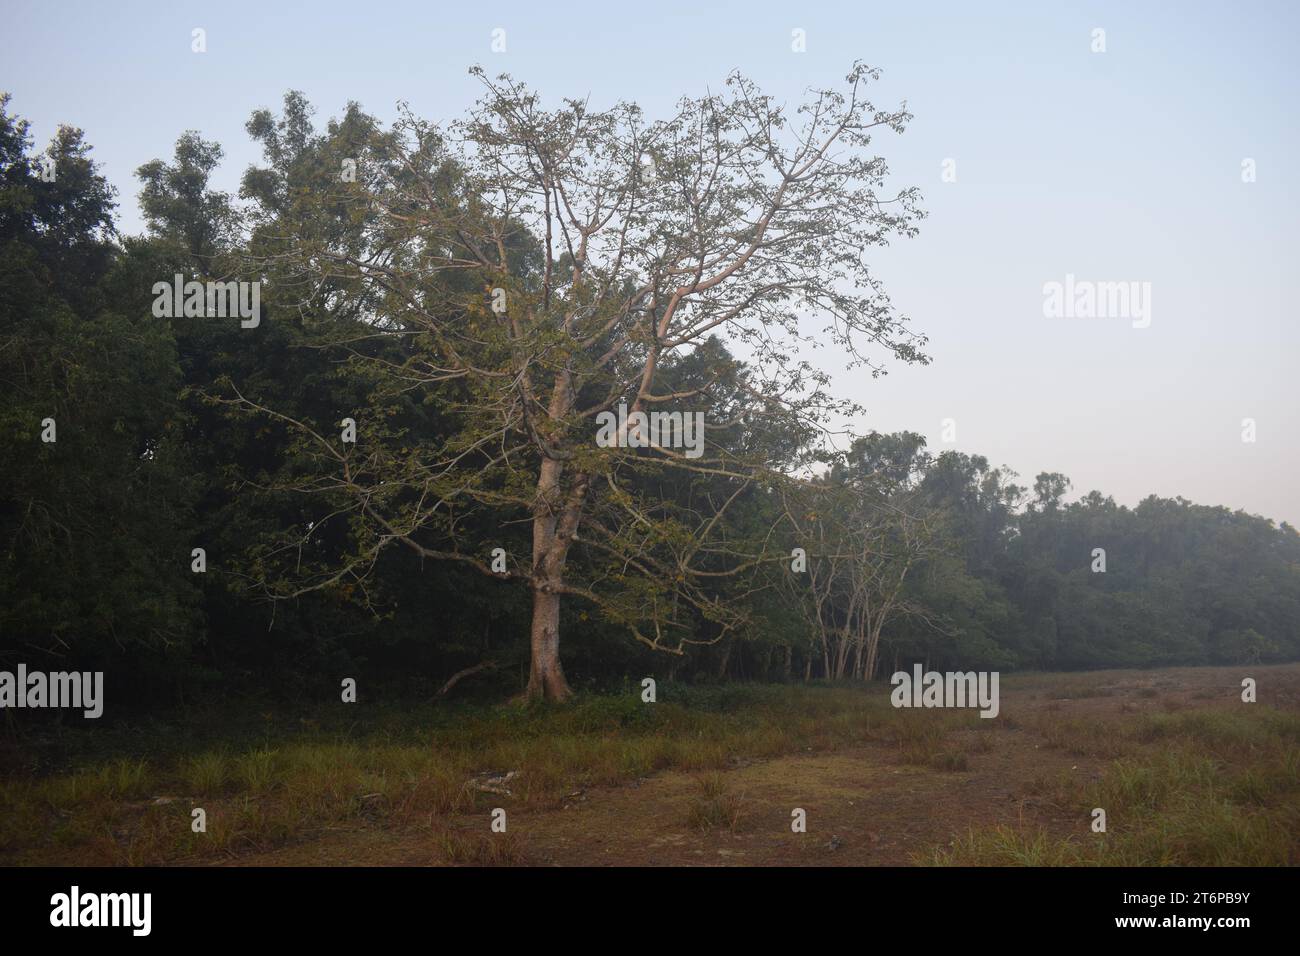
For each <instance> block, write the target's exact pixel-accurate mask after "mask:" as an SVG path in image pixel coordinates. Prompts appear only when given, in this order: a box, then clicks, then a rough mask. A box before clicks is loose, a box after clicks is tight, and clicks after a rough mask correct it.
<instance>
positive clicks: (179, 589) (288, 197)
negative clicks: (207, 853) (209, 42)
mask: <svg viewBox="0 0 1300 956" xmlns="http://www.w3.org/2000/svg"><path fill="white" fill-rule="evenodd" d="M872 79H873V73H872V71H869V70H866V69H865V68H856V69H855V70H854V72H853V73H852V74H850V76H849V77H848V85H847V87H846V88H845V89H844V90H834V91H832V90H828V91H822V92H821V93H819V94H817V95H815V96H813V97H812V98H811V99H810V101H809V103H808V104H806V109H805V111H804V112H803V114H802V115H801V117H800V122H795V120H794V118H793V117H792V116H790V115H788V114H787V113H783V112H782V111H781V109H780V108H779V107H778V106H777V105H776V104H774V103H773V102H771V101H769V100H768V99H767V98H766V97H764V96H763V95H762V93H761V92H760V91H758V90H757V89H756V88H754V87H753V85H752V84H750V83H749V82H748V81H746V80H744V79H743V78H740V77H733V80H732V82H731V84H730V85H729V86H728V88H727V91H726V92H725V93H722V94H716V95H710V96H707V97H701V98H699V99H695V100H691V99H687V100H684V101H683V102H682V105H681V107H680V111H679V112H678V113H677V114H676V115H675V116H672V117H670V118H669V119H667V120H663V121H657V122H655V123H650V122H648V121H646V120H645V119H644V117H642V116H641V114H640V112H639V111H638V110H637V109H636V108H635V107H634V106H632V105H629V104H623V105H619V106H616V107H614V108H611V109H609V110H606V111H595V110H593V109H591V108H590V107H589V106H588V105H587V104H584V103H582V102H566V103H565V104H564V105H563V106H561V107H560V108H558V109H555V110H552V111H545V110H543V109H542V108H541V106H540V105H539V103H538V100H537V98H536V96H535V94H534V93H532V92H531V91H530V90H528V89H526V88H524V87H523V86H521V85H519V84H518V83H516V82H515V81H513V80H510V79H509V78H506V77H502V78H499V79H488V78H487V77H486V76H481V81H482V86H483V96H482V99H481V100H480V102H479V103H478V104H477V105H476V107H475V108H474V109H473V110H471V111H470V112H469V113H467V115H466V116H465V118H463V119H461V120H458V121H457V122H455V123H453V124H449V125H447V126H438V125H434V124H432V123H429V122H427V121H425V120H423V119H420V118H417V117H415V116H413V115H410V114H409V113H403V114H402V115H401V116H400V117H399V119H398V120H397V121H396V122H394V123H393V124H391V125H389V126H385V125H384V124H382V123H380V122H379V121H378V120H377V119H376V118H375V117H373V116H371V115H369V114H367V113H366V112H364V111H363V110H362V109H361V108H360V107H359V106H357V105H356V104H349V105H348V107H347V108H346V110H345V111H344V113H343V114H342V115H341V116H340V117H337V118H333V119H330V120H329V121H328V122H326V123H324V124H323V125H317V124H316V123H315V122H314V121H313V116H314V109H313V107H312V105H311V104H310V103H308V102H307V101H306V99H305V98H304V97H303V96H302V95H301V94H299V93H296V92H290V93H288V94H286V95H285V96H284V99H283V104H282V106H281V108H280V110H279V111H278V112H272V111H269V110H259V111H257V112H255V113H253V115H252V116H251V117H250V118H249V120H248V122H247V124H246V129H247V132H248V135H249V136H250V137H252V139H253V140H254V141H256V142H257V143H258V144H259V145H260V147H261V150H262V153H263V157H264V159H263V162H262V163H261V164H260V165H257V166H254V167H251V168H249V169H248V170H247V171H246V172H244V174H243V178H242V181H241V186H240V188H239V191H238V194H237V195H231V194H228V193H225V192H222V191H220V190H218V189H216V188H215V187H214V186H213V185H212V184H211V182H212V178H213V174H214V171H215V170H217V169H218V168H219V165H220V163H221V161H222V157H223V150H222V148H221V145H220V144H218V143H216V142H213V141H210V140H207V139H204V137H203V135H202V132H201V131H194V130H178V131H177V135H178V139H177V140H176V144H175V151H174V153H173V154H172V155H171V156H165V157H155V158H150V157H148V156H142V157H140V162H141V165H140V166H139V168H138V170H137V172H136V176H137V179H138V183H139V203H140V210H141V213H142V216H143V218H144V221H145V222H146V223H147V231H146V232H145V234H143V235H124V234H123V233H122V232H120V231H119V229H118V228H117V222H118V218H117V217H118V210H119V203H120V202H121V201H122V199H121V197H119V196H118V195H117V194H116V192H115V190H114V189H113V188H112V187H111V186H110V185H109V183H108V182H107V181H106V180H105V178H104V177H103V175H102V173H101V171H100V170H99V168H98V166H97V164H96V162H95V160H94V158H93V153H92V148H91V144H90V143H88V142H86V140H85V138H84V136H83V134H82V133H81V132H80V131H79V130H77V129H74V128H70V127H61V128H60V129H59V131H58V134H57V136H55V137H54V139H53V140H52V141H51V142H50V143H49V144H48V145H47V146H45V147H44V148H43V149H42V148H40V147H38V145H37V144H36V143H34V142H33V137H32V135H31V131H30V129H29V125H28V123H27V122H26V121H25V120H24V119H22V118H21V116H20V115H19V104H14V103H12V102H11V101H10V99H9V98H8V97H5V98H4V99H3V101H0V394H2V397H3V401H2V402H0V441H3V443H4V447H5V453H4V455H3V456H0V541H3V548H4V550H3V554H2V555H0V667H4V668H6V669H9V670H12V669H13V668H14V667H15V666H16V665H17V664H19V663H23V664H25V665H26V666H27V667H28V668H41V669H48V670H64V669H68V668H76V669H78V670H87V671H103V672H105V673H106V674H107V679H106V696H107V700H108V705H107V712H108V713H109V714H114V713H122V712H124V711H130V710H132V709H133V708H146V707H154V706H160V705H170V704H179V703H182V702H185V701H190V700H195V699H203V698H211V697H223V698H224V697H231V696H238V695H244V694H249V695H266V696H270V697H274V698H279V699H289V700H297V699H304V698H317V699H324V698H329V697H334V698H337V694H338V688H339V684H340V681H341V680H343V679H345V678H352V679H355V680H356V681H357V686H358V687H359V688H360V689H361V690H360V693H361V694H362V696H363V697H364V696H366V695H370V696H371V697H372V699H373V698H374V697H384V698H389V699H400V698H402V697H404V696H414V697H421V698H425V699H428V698H431V697H433V696H435V695H438V694H441V695H446V696H460V695H471V696H472V695H480V696H482V697H484V698H486V699H505V698H508V697H514V696H518V695H523V696H525V697H528V698H548V699H563V698H565V697H568V696H569V695H570V694H572V693H573V692H575V691H582V690H588V689H593V690H594V689H610V688H619V687H626V686H629V685H639V682H640V681H641V679H642V678H643V677H645V676H655V677H657V678H658V679H659V680H663V681H675V682H683V683H687V684H706V683H707V684H712V683H720V682H728V681H765V682H799V681H862V680H872V679H881V678H884V677H888V675H889V673H891V672H893V671H896V670H899V669H910V668H911V667H912V666H913V665H914V664H921V665H923V666H924V667H926V668H937V669H940V670H943V669H969V668H978V669H986V670H988V669H991V670H998V671H1004V672H1008V671H1017V670H1052V671H1068V670H1089V669H1100V668H1153V667H1163V666H1175V665H1210V664H1217V665H1237V664H1260V663H1270V662H1282V661H1293V660H1296V659H1298V658H1300V536H1298V535H1297V532H1296V529H1295V528H1293V527H1291V526H1290V525H1288V524H1286V523H1285V522H1283V523H1275V522H1274V521H1272V520H1269V519H1268V518H1266V517H1262V516H1256V515H1251V514H1247V513H1244V512H1241V511H1233V510H1230V509H1228V508H1225V507H1219V506H1214V505H1212V504H1197V503H1193V502H1191V501H1187V500H1184V499H1182V498H1173V499H1168V498H1159V497H1156V496H1150V497H1148V498H1146V499H1144V500H1142V501H1141V502H1140V503H1138V504H1137V505H1136V506H1135V507H1128V506H1125V505H1122V504H1117V503H1116V502H1115V500H1113V499H1112V498H1111V497H1108V496H1107V495H1106V494H1105V493H1104V492H1103V491H1101V490H1089V491H1087V493H1086V494H1082V495H1081V496H1080V495H1078V492H1081V491H1082V489H1073V488H1072V486H1071V482H1070V480H1069V478H1068V477H1067V476H1066V475H1063V474H1060V473H1057V472H1053V471H1048V470H1044V471H1043V472H1041V473H1039V474H1037V475H1036V476H1035V477H1033V478H1032V480H1031V479H1029V478H1027V477H1026V478H1022V477H1021V476H1019V475H1017V474H1015V473H1013V472H1011V471H1010V470H1009V469H1007V468H1006V467H1000V466H998V465H996V464H995V463H993V462H990V461H989V460H988V459H986V458H985V457H982V456H980V455H976V454H966V453H962V452H958V451H953V450H937V449H934V448H930V447H928V446H927V443H926V441H925V439H924V438H923V437H922V436H921V435H919V434H915V433H910V432H902V433H890V434H882V433H879V432H876V431H872V430H869V429H863V430H860V431H858V432H857V433H853V434H850V433H847V432H845V431H844V430H843V426H842V425H841V424H839V423H842V422H844V421H856V422H862V421H864V419H863V418H862V416H860V415H859V414H858V413H859V412H860V411H861V410H860V409H856V408H854V407H852V406H851V405H849V404H848V403H845V402H843V401H840V400H838V399H836V398H835V397H834V395H833V393H832V388H833V385H832V383H831V382H830V381H829V379H828V378H827V377H826V376H825V375H824V374H823V373H822V372H821V371H819V370H818V369H817V368H816V367H815V366H814V365H812V364H810V362H809V361H808V358H809V357H808V355H807V354H806V350H803V349H801V340H802V338H803V336H804V335H806V334H807V332H806V330H807V328H809V327H810V325H809V323H811V324H812V325H816V326H817V327H818V328H819V329H820V332H819V334H821V335H824V336H825V337H826V338H827V340H828V341H831V342H834V343H835V345H836V347H837V348H839V349H841V350H842V351H843V352H844V353H845V354H846V355H850V356H852V357H854V358H855V360H856V361H857V362H858V364H857V368H858V370H859V374H867V375H876V374H884V373H886V372H887V370H888V365H889V363H891V362H901V363H917V364H924V363H926V362H927V361H928V359H927V356H926V354H925V344H926V340H925V336H924V335H923V334H922V333H921V332H919V331H916V330H914V329H913V328H912V327H911V325H910V323H909V321H908V320H907V319H906V318H905V317H903V316H901V315H899V314H898V313H897V312H896V310H895V309H894V307H893V306H892V304H891V303H890V301H889V298H888V296H887V295H886V293H885V292H884V290H883V289H882V288H881V287H880V285H879V282H878V281H877V280H876V278H875V276H874V275H872V274H870V273H869V272H868V271H867V269H866V266H865V265H864V259H863V256H862V253H863V252H864V251H865V250H867V249H869V248H870V247H871V246H873V245H883V244H885V243H887V242H889V241H891V239H892V240H898V239H904V240H905V239H906V238H908V237H909V236H910V235H912V234H914V233H915V230H916V229H917V228H918V222H919V221H920V219H921V218H923V216H924V211H923V209H922V208H921V197H920V195H919V193H917V192H916V191H915V190H912V189H907V188H902V189H891V188H890V187H889V186H888V178H889V174H888V169H887V166H886V164H885V163H884V161H883V160H882V159H881V158H880V157H878V156H876V155H874V153H873V151H872V150H871V148H870V147H871V144H872V138H873V137H874V136H877V135H881V134H884V133H888V132H901V131H902V130H903V128H904V127H905V125H906V123H907V120H908V119H909V116H908V114H907V113H906V111H905V110H903V109H898V110H888V109H878V108H877V107H875V106H873V105H872V104H871V103H870V102H868V101H867V100H866V98H865V95H864V93H865V90H866V88H867V86H868V84H869V83H870V82H871V80H872ZM832 144H834V145H835V147H836V148H835V149H828V147H829V146H831V145H832ZM841 146H842V147H843V149H840V147H841ZM174 277H175V281H176V282H177V284H179V281H180V277H184V278H185V279H186V280H187V282H190V281H193V282H196V283H204V284H208V283H211V284H216V285H229V284H232V283H243V284H244V285H243V286H241V287H240V288H241V289H243V290H244V291H245V292H246V291H247V287H248V286H249V285H251V286H252V288H253V290H254V294H255V295H257V296H259V297H260V301H259V304H258V309H259V310H260V315H259V319H258V320H257V321H251V320H245V321H241V320H240V318H239V315H238V314H237V313H236V312H235V311H230V312H224V311H222V312H213V311H212V310H211V309H210V308H208V307H207V304H206V303H205V305H204V307H203V308H194V309H191V308H189V307H188V304H187V305H186V307H185V308H167V309H165V310H157V309H156V308H155V301H156V299H157V298H158V296H159V295H160V293H159V292H158V291H156V287H158V285H159V284H160V283H161V284H162V287H163V288H165V289H167V290H168V291H166V293H165V294H166V297H167V299H168V301H169V302H170V301H171V300H172V299H173V298H175V299H176V300H177V302H176V304H177V305H180V302H179V299H180V298H181V296H180V293H179V290H177V291H176V294H175V295H174V296H173V291H172V285H173V280H174ZM187 287H188V286H187ZM206 287H207V288H211V286H210V285H208V286H206ZM254 301H258V300H254ZM245 302H247V296H246V297H245ZM160 311H162V312H163V313H164V314H161V315H160V314H159V312H160ZM239 314H245V313H239ZM801 323H802V325H801ZM620 406H621V409H620ZM628 409H631V412H630V413H629V411H628ZM652 412H653V413H655V414H657V415H658V414H662V415H664V416H666V417H665V419H664V420H665V421H669V420H671V421H674V422H675V423H676V432H677V434H678V435H680V434H681V432H682V431H683V424H685V425H686V427H687V428H690V427H691V426H693V424H694V423H695V422H697V421H698V422H700V423H702V426H703V436H702V437H701V439H700V445H699V447H695V448H688V449H686V450H685V451H680V450H674V449H673V448H672V447H670V446H671V442H662V441H659V440H650V437H649V436H646V435H645V434H644V433H639V432H638V426H637V424H636V422H635V421H633V418H634V415H635V413H640V414H641V415H643V416H645V415H647V414H649V413H652ZM613 421H617V423H618V424H617V426H612V425H602V423H603V422H604V423H608V422H613ZM602 427H606V428H608V429H610V430H612V432H614V433H615V434H613V435H612V438H614V439H622V440H602V441H598V440H597V434H598V431H599V429H600V428H602ZM672 431H673V429H672V428H671V427H670V426H667V425H666V426H665V433H666V434H671V433H672ZM606 437H607V438H608V437H611V436H609V435H607V436H606ZM638 437H642V438H645V439H646V440H640V441H639V440H637V439H638ZM627 439H631V440H627ZM1042 464H1043V467H1045V468H1046V467H1050V466H1051V463H1050V462H1044V463H1042Z"/></svg>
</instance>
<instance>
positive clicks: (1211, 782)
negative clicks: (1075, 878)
mask: <svg viewBox="0 0 1300 956" xmlns="http://www.w3.org/2000/svg"><path fill="white" fill-rule="evenodd" d="M1099 723H1101V726H1099V727H1098V728H1096V729H1095V730H1094V732H1093V733H1094V734H1095V735H1096V736H1097V737H1109V738H1111V739H1114V740H1116V741H1117V742H1118V743H1119V745H1121V746H1120V748H1119V749H1120V750H1121V751H1122V752H1124V753H1128V754H1129V756H1125V757H1122V758H1120V759H1118V760H1115V761H1114V762H1113V763H1111V764H1110V766H1109V767H1108V768H1107V769H1106V771H1105V772H1104V774H1102V776H1101V778H1100V779H1099V780H1097V781H1095V782H1091V783H1080V782H1079V780H1078V779H1077V777H1072V776H1070V775H1068V774H1067V775H1061V776H1058V777H1056V778H1054V779H1041V778H1040V779H1038V780H1036V781H1034V782H1033V783H1032V784H1031V785H1030V786H1029V787H1028V788H1027V789H1028V790H1029V791H1030V792H1032V793H1035V794H1041V795H1046V796H1047V797H1048V798H1049V799H1051V800H1053V801H1055V802H1057V803H1058V804H1060V805H1062V806H1064V807H1066V808H1067V809H1069V810H1071V811H1073V812H1074V813H1075V814H1077V816H1078V818H1079V820H1080V821H1081V823H1080V825H1079V826H1078V827H1077V828H1076V829H1077V830H1078V831H1079V833H1080V834H1086V835H1075V836H1071V837H1068V838H1065V839H1060V838H1056V839H1054V838H1052V837H1050V836H1049V835H1048V834H1047V833H1046V832H1044V831H1043V830H1042V829H1020V828H1012V827H1008V826H1006V825H1000V826H992V827H986V828H980V829H972V830H970V831H969V832H968V833H967V834H965V835H964V836H962V837H961V838H959V839H957V840H954V841H953V842H952V844H951V845H949V846H948V847H943V848H940V849H938V850H935V851H932V852H931V854H930V856H929V859H928V861H927V862H931V863H935V864H939V865H963V866H1083V865H1093V866H1285V865H1288V864H1290V863H1294V862H1295V859H1296V856H1297V841H1298V839H1300V837H1298V835H1300V716H1298V715H1296V714H1294V713H1288V712H1284V711H1279V710H1273V709H1271V708H1263V707H1255V706H1252V707H1251V708H1250V709H1249V710H1243V709H1241V708H1237V709H1234V710H1227V711H1222V710H1220V711H1212V710H1206V711H1197V712H1186V711H1177V712H1174V713H1161V714H1151V715H1146V716H1144V717H1142V718H1139V719H1132V718H1130V719H1129V720H1127V721H1125V722H1120V721H1114V722H1099ZM1061 724H1062V725H1063V726H1058V727H1056V728H1046V729H1047V731H1048V733H1047V734H1045V736H1049V737H1050V736H1052V735H1053V731H1055V735H1056V736H1057V737H1059V738H1060V739H1075V738H1076V737H1077V735H1078V733H1079V728H1078V727H1077V726H1076V725H1075V724H1074V723H1068V724H1067V722H1065V721H1062V722H1061ZM1144 744H1145V745H1147V746H1146V748H1145V749H1140V748H1142V745H1144ZM1096 807H1100V808H1102V809H1104V810H1105V811H1106V818H1107V831H1106V832H1105V833H1091V832H1089V828H1088V827H1087V825H1086V824H1087V822H1088V821H1090V819H1091V812H1092V809H1093V808H1096Z"/></svg>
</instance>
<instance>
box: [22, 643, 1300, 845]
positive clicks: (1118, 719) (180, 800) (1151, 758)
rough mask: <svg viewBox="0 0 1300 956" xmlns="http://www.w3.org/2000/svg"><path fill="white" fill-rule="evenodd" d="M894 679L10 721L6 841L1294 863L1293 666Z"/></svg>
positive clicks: (1296, 681)
mask: <svg viewBox="0 0 1300 956" xmlns="http://www.w3.org/2000/svg"><path fill="white" fill-rule="evenodd" d="M1245 676H1249V677H1253V678H1255V679H1256V681H1257V682H1258V686H1259V702H1258V703H1254V704H1245V703H1242V702H1241V700H1240V693H1241V691H1240V683H1241V679H1242V678H1243V677H1245ZM888 690H889V687H888V685H884V684H878V685H875V686H871V687H866V688H864V687H860V686H857V687H823V686H779V685H731V686H723V687H715V688H687V687H680V686H678V687H674V686H671V685H662V684H661V685H660V700H659V702H658V703H656V704H643V703H641V701H640V697H639V692H637V691H634V690H633V689H629V690H628V692H627V693H626V694H623V695H609V696H588V697H582V698H579V699H578V700H576V701H575V702H573V703H570V704H566V705H561V706H544V707H535V708H531V709H526V708H522V707H519V706H515V705H500V706H495V707H467V706H449V705H419V706H413V707H398V706H396V705H393V706H388V705H383V706H381V705H374V704H369V705H367V704H357V705H342V704H340V705H338V706H337V707H335V708H332V709H331V710H330V711H329V712H324V711H322V712H321V713H317V714H311V715H307V716H305V715H301V714H288V713H285V712H267V713H256V714H248V713H240V714H229V713H227V714H218V713H204V714H191V715H188V717H187V718H186V719H184V720H183V721H178V722H176V723H175V724H171V725H163V724H159V725H156V726H151V725H139V726H134V727H129V728H128V727H116V728H114V727H104V728H102V729H98V730H94V731H84V730H80V729H78V730H65V731H63V732H61V733H58V734H51V733H50V732H49V731H48V730H42V731H40V732H37V731H27V732H24V733H14V732H12V731H11V732H10V733H8V734H7V736H5V738H4V742H3V746H2V747H0V755H2V757H3V763H2V764H0V768H2V769H3V776H4V782H3V784H2V785H0V863H4V864H7V865H15V864H32V865H45V864H78V865H140V864H180V865H249V864H251V865H264V864H281V865H330V866H340V865H349V864H361V865H384V864H408V865H446V864H524V865H550V864H557V865H605V864H618V865H692V864H696V865H698V864H708V865H719V864H721V865H806V864H812V865H836V866H840V865H844V866H863V865H907V864H923V865H924V864H940V865H944V864H948V865H965V864H1008V865H1017V864H1029V865H1070V864H1085V865H1086V864H1103V865H1125V864H1131V865H1169V864H1174V865H1179V864H1181V865H1245V864H1264V865H1286V864H1296V863H1300V664H1289V665H1278V666H1267V667H1266V666H1259V667H1248V668H1240V667H1234V668H1188V669H1172V670H1161V671H1149V672H1139V671H1098V672H1088V673H1074V674H1021V675H1011V676H1007V677H1005V678H1004V680H1003V681H1002V687H1001V691H1002V694H1001V698H1002V699H1001V713H1000V714H999V716H998V717H997V718H996V719H991V720H986V719H980V718H979V717H978V715H977V713H976V712H975V711H923V710H896V709H894V708H892V707H891V706H890V704H889V701H888ZM91 747H93V748H94V750H93V751H91V750H88V749H87V748H91ZM510 771H514V772H515V775H514V776H513V777H511V778H510V779H509V780H508V781H505V782H500V781H499V780H498V781H497V782H494V779H495V778H497V777H500V776H502V775H504V774H506V773H508V772H510ZM494 790H496V791H501V790H508V791H509V793H504V792H493V791H494ZM194 807H202V808H204V810H205V811H206V814H207V832H206V833H202V834H196V833H192V832H191V828H190V819H191V810H192V808H194ZM498 807H500V808H503V809H505V811H506V813H507V821H508V829H507V832H506V833H504V834H500V833H492V832H490V829H489V822H490V816H491V813H492V811H493V809H494V808H498ZM1095 807H1101V808H1104V809H1105V810H1106V814H1107V824H1108V827H1107V832H1106V833H1104V834H1100V833H1093V832H1092V831H1091V827H1090V823H1091V810H1092V809H1093V808H1095ZM794 808H802V809H804V810H805V811H806V812H807V821H808V831H807V833H804V834H796V833H793V832H791V827H790V820H791V811H792V810H793V809H794Z"/></svg>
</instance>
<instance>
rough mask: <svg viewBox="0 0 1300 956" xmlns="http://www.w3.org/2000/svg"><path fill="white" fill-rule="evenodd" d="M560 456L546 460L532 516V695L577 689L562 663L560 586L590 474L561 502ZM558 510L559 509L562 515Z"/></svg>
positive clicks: (557, 695) (560, 695)
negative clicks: (570, 684) (559, 501)
mask: <svg viewBox="0 0 1300 956" xmlns="http://www.w3.org/2000/svg"><path fill="white" fill-rule="evenodd" d="M562 471H563V468H562V466H561V465H560V463H559V462H556V461H554V460H551V459H547V460H546V461H544V462H543V463H542V472H541V477H540V479H539V481H538V484H537V500H538V504H537V509H536V512H535V517H534V518H533V621H532V627H531V629H530V633H529V640H530V644H531V647H532V661H531V664H530V665H529V672H528V689H527V690H526V691H525V692H524V696H525V697H526V698H527V699H528V700H538V699H541V698H545V699H546V700H564V699H565V698H566V697H569V696H570V695H571V694H572V693H573V691H572V690H571V689H570V688H569V682H568V681H567V680H565V679H564V669H563V668H562V667H561V666H560V590H559V588H560V586H561V585H562V584H563V582H564V566H565V563H566V562H567V560H568V557H569V545H570V544H571V543H572V541H573V539H574V537H575V536H576V534H577V531H578V523H579V521H581V520H582V506H583V500H584V498H585V496H586V492H587V484H588V481H589V479H588V478H587V477H586V476H585V475H583V476H579V477H578V478H577V479H576V480H575V482H574V484H573V487H572V488H571V489H570V491H569V494H568V495H567V497H566V498H565V501H564V503H563V505H562V506H560V507H558V508H557V507H556V500H557V499H558V498H559V497H560V493H561V492H560V475H561V473H562ZM557 512H558V515H557Z"/></svg>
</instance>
